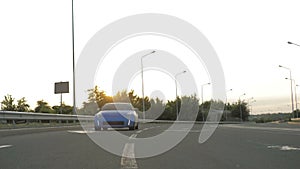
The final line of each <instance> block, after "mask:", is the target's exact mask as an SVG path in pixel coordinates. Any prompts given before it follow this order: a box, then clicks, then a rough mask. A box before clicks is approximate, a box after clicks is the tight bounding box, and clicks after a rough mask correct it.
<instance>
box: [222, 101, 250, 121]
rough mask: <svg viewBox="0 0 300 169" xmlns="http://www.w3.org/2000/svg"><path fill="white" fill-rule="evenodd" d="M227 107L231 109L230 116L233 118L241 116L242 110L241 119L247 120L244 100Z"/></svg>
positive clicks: (247, 113)
mask: <svg viewBox="0 0 300 169" xmlns="http://www.w3.org/2000/svg"><path fill="white" fill-rule="evenodd" d="M228 108H230V109H227V110H229V111H231V116H232V117H235V118H240V117H241V112H242V120H243V121H246V120H248V117H249V109H248V108H247V103H246V102H244V101H240V100H239V101H238V102H237V103H234V104H232V105H231V106H229V107H228Z"/></svg>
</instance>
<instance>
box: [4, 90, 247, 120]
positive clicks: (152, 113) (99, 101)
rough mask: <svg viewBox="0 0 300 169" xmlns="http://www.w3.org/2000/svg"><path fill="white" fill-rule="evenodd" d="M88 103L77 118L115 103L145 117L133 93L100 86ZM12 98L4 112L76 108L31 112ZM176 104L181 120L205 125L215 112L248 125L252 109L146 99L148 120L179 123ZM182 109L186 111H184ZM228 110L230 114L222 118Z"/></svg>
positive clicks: (188, 99) (191, 99) (42, 105)
mask: <svg viewBox="0 0 300 169" xmlns="http://www.w3.org/2000/svg"><path fill="white" fill-rule="evenodd" d="M87 92H88V99H87V101H86V102H83V105H82V107H81V108H78V109H77V114H85V115H94V114H95V113H96V112H98V111H99V110H101V108H102V106H103V105H104V104H106V103H111V102H131V103H132V105H133V106H134V107H135V108H137V109H138V110H139V112H138V113H139V116H140V118H142V117H143V115H142V111H143V99H142V97H140V96H138V95H136V94H135V93H134V90H131V91H129V92H127V91H120V92H118V93H117V94H116V95H114V96H108V95H106V93H105V92H104V91H103V90H100V89H99V87H98V86H95V87H94V88H93V89H89V90H87ZM14 101H15V99H14V98H13V97H12V96H11V95H9V94H8V95H7V96H4V100H3V101H2V102H1V110H6V111H20V112H40V113H57V114H58V113H60V112H62V113H63V114H72V109H73V107H72V106H69V105H65V104H63V105H62V107H60V105H55V106H52V107H51V106H50V105H49V104H48V103H47V102H46V101H44V100H39V101H37V106H36V107H35V108H34V109H30V106H29V105H28V104H27V101H26V99H25V97H23V98H21V99H20V100H17V104H15V102H14ZM176 102H177V103H178V110H179V111H178V113H179V119H180V120H195V119H196V120H197V121H202V120H206V119H207V118H208V113H209V110H211V111H212V112H211V113H212V115H213V116H217V118H220V119H221V120H230V121H238V120H240V117H242V119H243V121H247V120H248V117H249V109H248V106H247V103H246V102H244V101H240V100H239V101H237V102H235V103H231V104H230V103H227V104H225V103H224V102H222V101H215V100H210V101H205V102H204V103H203V104H200V100H199V99H198V98H197V97H196V95H191V96H183V97H177V98H176V99H175V100H168V101H167V102H163V100H160V99H159V98H155V99H153V98H149V97H148V96H146V97H145V98H144V103H145V110H146V111H145V117H146V118H147V119H158V120H176V118H177V109H176V105H177V104H176ZM181 106H182V107H181ZM223 110H225V112H226V113H223V114H221V113H220V112H223ZM241 113H242V116H241Z"/></svg>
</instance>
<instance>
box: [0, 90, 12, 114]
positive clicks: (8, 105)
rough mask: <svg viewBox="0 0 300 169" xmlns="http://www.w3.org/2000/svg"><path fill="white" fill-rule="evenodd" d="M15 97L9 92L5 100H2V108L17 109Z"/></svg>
mask: <svg viewBox="0 0 300 169" xmlns="http://www.w3.org/2000/svg"><path fill="white" fill-rule="evenodd" d="M14 101H15V99H14V98H12V96H11V95H9V94H7V95H6V96H4V100H3V101H2V102H1V107H2V110H5V111H16V105H15V104H14Z"/></svg>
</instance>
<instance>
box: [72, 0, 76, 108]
mask: <svg viewBox="0 0 300 169" xmlns="http://www.w3.org/2000/svg"><path fill="white" fill-rule="evenodd" d="M72 58H73V114H76V100H75V96H76V93H75V49H74V2H73V0H72Z"/></svg>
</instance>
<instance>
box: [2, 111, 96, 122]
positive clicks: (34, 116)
mask: <svg viewBox="0 0 300 169" xmlns="http://www.w3.org/2000/svg"><path fill="white" fill-rule="evenodd" d="M93 119H94V116H87V115H67V114H48V113H31V112H13V111H0V120H58V121H61V120H69V121H75V120H86V121H91V120H93Z"/></svg>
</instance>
